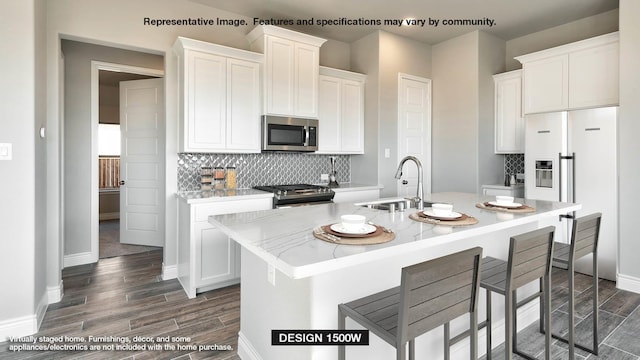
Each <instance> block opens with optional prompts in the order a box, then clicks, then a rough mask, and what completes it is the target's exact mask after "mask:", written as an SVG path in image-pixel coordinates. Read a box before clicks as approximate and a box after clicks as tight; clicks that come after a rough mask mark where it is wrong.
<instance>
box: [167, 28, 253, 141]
mask: <svg viewBox="0 0 640 360" xmlns="http://www.w3.org/2000/svg"><path fill="white" fill-rule="evenodd" d="M174 50H175V53H176V55H177V56H178V66H179V69H178V70H179V71H178V77H179V78H178V82H179V96H180V101H179V114H180V126H179V129H180V139H179V151H180V152H205V153H206V152H220V153H233V152H236V153H257V152H260V112H261V111H260V108H261V106H260V105H261V98H260V64H261V62H262V57H263V56H262V55H261V54H257V53H252V52H248V51H244V50H238V49H234V48H229V47H226V46H220V45H215V44H210V43H206V42H202V41H197V40H191V39H186V38H182V37H179V38H178V39H177V40H176V43H175V44H174Z"/></svg>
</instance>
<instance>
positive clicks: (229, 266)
mask: <svg viewBox="0 0 640 360" xmlns="http://www.w3.org/2000/svg"><path fill="white" fill-rule="evenodd" d="M271 207H272V199H271V198H261V199H243V200H229V201H215V202H211V203H197V204H189V203H187V202H185V201H179V202H178V280H179V281H180V283H181V284H182V287H183V288H184V291H185V292H186V293H187V296H188V297H189V298H193V297H195V296H196V294H197V293H199V292H203V291H208V290H212V289H216V288H220V287H224V286H228V285H232V284H237V283H238V282H240V248H239V246H238V244H237V243H236V242H235V241H233V239H231V238H229V237H228V236H226V235H225V234H224V233H223V232H222V231H221V230H219V229H218V228H216V227H215V226H213V225H211V224H210V223H209V221H208V218H209V216H210V215H221V214H230V213H239V212H246V211H255V210H268V209H271Z"/></svg>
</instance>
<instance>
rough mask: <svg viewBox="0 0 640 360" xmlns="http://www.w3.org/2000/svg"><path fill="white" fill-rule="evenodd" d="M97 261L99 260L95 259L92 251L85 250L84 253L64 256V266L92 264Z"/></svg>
mask: <svg viewBox="0 0 640 360" xmlns="http://www.w3.org/2000/svg"><path fill="white" fill-rule="evenodd" d="M96 261H98V260H94V259H93V253H92V252H91V251H89V252H83V253H77V254H71V255H65V256H64V267H65V268H68V267H70V266H77V265H85V264H91V263H94V262H96Z"/></svg>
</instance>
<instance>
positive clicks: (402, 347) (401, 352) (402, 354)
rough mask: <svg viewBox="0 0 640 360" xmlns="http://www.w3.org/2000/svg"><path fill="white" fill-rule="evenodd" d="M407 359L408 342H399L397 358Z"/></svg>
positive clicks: (397, 359) (400, 359)
mask: <svg viewBox="0 0 640 360" xmlns="http://www.w3.org/2000/svg"><path fill="white" fill-rule="evenodd" d="M406 359H407V343H406V342H405V343H402V344H398V347H397V348H396V360H406Z"/></svg>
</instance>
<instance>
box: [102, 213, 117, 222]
mask: <svg viewBox="0 0 640 360" xmlns="http://www.w3.org/2000/svg"><path fill="white" fill-rule="evenodd" d="M99 218H100V221H102V220H117V219H120V213H119V212H111V213H100V216H99Z"/></svg>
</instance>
